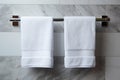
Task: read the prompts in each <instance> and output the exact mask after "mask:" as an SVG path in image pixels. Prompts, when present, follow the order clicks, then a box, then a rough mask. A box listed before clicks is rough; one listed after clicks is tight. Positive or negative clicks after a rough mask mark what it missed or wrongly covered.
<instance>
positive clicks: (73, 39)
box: [64, 16, 95, 68]
mask: <svg viewBox="0 0 120 80" xmlns="http://www.w3.org/2000/svg"><path fill="white" fill-rule="evenodd" d="M64 27H65V31H64V39H65V59H64V60H65V67H66V68H91V67H95V56H94V51H95V17H93V16H85V17H83V16H81V17H80V16H79V17H77V16H75V17H65V18H64Z"/></svg>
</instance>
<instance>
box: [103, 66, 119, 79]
mask: <svg viewBox="0 0 120 80" xmlns="http://www.w3.org/2000/svg"><path fill="white" fill-rule="evenodd" d="M105 75H106V77H105V80H120V68H114V67H113V68H106V73H105Z"/></svg>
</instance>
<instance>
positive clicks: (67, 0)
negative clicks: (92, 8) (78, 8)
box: [59, 0, 89, 4]
mask: <svg viewBox="0 0 120 80" xmlns="http://www.w3.org/2000/svg"><path fill="white" fill-rule="evenodd" d="M59 4H89V2H88V0H59Z"/></svg>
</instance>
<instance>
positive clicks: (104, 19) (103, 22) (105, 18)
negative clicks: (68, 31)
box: [10, 15, 110, 27]
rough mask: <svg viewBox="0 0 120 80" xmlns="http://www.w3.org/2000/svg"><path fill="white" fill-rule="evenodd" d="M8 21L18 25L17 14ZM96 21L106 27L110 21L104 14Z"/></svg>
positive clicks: (57, 19) (55, 19)
mask: <svg viewBox="0 0 120 80" xmlns="http://www.w3.org/2000/svg"><path fill="white" fill-rule="evenodd" d="M10 21H12V25H13V26H18V25H19V23H18V22H19V21H20V19H19V16H18V15H13V16H12V19H10ZM53 21H64V19H63V18H53ZM96 21H101V22H102V26H103V27H107V26H108V22H109V21H110V18H109V17H108V16H106V15H103V16H102V18H96Z"/></svg>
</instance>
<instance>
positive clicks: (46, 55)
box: [21, 16, 53, 68]
mask: <svg viewBox="0 0 120 80" xmlns="http://www.w3.org/2000/svg"><path fill="white" fill-rule="evenodd" d="M21 44H22V61H21V65H22V67H41V68H52V67H53V19H52V17H37V16H36V17H21Z"/></svg>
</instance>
